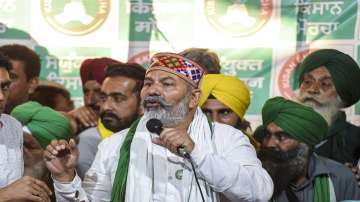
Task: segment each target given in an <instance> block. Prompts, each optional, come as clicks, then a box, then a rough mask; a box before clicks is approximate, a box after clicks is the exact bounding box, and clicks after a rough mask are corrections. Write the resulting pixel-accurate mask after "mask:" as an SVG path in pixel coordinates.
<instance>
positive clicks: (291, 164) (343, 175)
mask: <svg viewBox="0 0 360 202" xmlns="http://www.w3.org/2000/svg"><path fill="white" fill-rule="evenodd" d="M262 119H263V127H264V130H265V137H264V138H263V141H262V148H261V150H260V152H259V158H260V160H261V161H262V163H263V167H264V168H265V169H266V170H267V171H268V172H269V174H270V176H271V177H272V179H273V182H274V194H273V198H272V199H273V201H280V202H286V201H291V202H292V201H313V202H323V201H327V202H332V201H342V200H357V199H360V190H359V188H358V186H357V182H356V180H355V177H354V175H353V174H352V172H351V171H350V170H349V169H348V168H347V167H346V166H345V165H342V164H339V163H337V162H335V161H333V160H330V159H327V158H325V157H320V156H318V155H316V154H315V153H314V152H313V149H314V146H315V145H317V144H318V143H319V142H321V141H322V140H323V139H324V137H325V136H326V134H327V130H328V125H327V123H326V121H325V119H324V118H323V117H322V116H321V115H320V114H318V113H317V112H315V111H314V110H313V109H311V108H310V107H306V106H304V105H301V104H298V103H296V102H293V101H290V100H286V99H284V98H282V97H275V98H272V99H269V100H268V101H267V102H266V103H265V105H264V107H263V109H262Z"/></svg>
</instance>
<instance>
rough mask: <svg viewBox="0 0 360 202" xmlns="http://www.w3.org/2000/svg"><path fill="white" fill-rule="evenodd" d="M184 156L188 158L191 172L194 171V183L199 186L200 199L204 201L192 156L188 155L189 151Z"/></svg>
mask: <svg viewBox="0 0 360 202" xmlns="http://www.w3.org/2000/svg"><path fill="white" fill-rule="evenodd" d="M184 157H185V158H186V159H188V160H189V162H190V164H191V168H192V170H193V172H194V176H195V181H196V184H197V186H198V187H199V190H200V195H201V199H202V201H203V202H205V198H204V194H203V192H202V190H201V187H200V183H199V179H198V177H197V174H196V171H195V166H194V162H193V160H192V158H191V156H190V154H189V153H186V154H184Z"/></svg>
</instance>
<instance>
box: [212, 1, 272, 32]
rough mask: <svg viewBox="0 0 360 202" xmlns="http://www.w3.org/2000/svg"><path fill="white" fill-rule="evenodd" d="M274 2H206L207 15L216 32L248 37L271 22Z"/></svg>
mask: <svg viewBox="0 0 360 202" xmlns="http://www.w3.org/2000/svg"><path fill="white" fill-rule="evenodd" d="M272 13H273V0H251V1H250V0H225V1H224V0H205V15H206V17H207V20H208V21H209V23H210V24H211V26H213V27H214V28H215V29H216V30H218V31H220V32H223V33H225V34H227V35H230V36H239V37H242V36H248V35H251V34H254V33H255V32H257V31H259V30H260V29H261V28H262V27H264V25H265V24H266V23H267V22H268V21H269V20H270V18H271V16H272Z"/></svg>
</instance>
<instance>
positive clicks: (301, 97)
mask: <svg viewBox="0 0 360 202" xmlns="http://www.w3.org/2000/svg"><path fill="white" fill-rule="evenodd" d="M294 95H295V99H296V101H298V102H300V103H301V104H303V105H306V106H308V107H311V108H313V109H314V110H315V111H316V112H317V113H319V114H320V115H321V116H322V117H323V118H324V119H325V120H326V122H327V123H328V125H331V124H332V123H333V122H334V121H335V119H336V117H337V115H338V114H339V111H340V109H341V108H342V106H343V103H342V101H341V98H340V96H339V95H337V96H336V97H335V98H334V97H332V98H323V97H321V96H319V95H309V94H308V93H306V92H305V93H303V94H300V91H299V90H297V91H295V93H294Z"/></svg>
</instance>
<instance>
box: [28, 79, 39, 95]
mask: <svg viewBox="0 0 360 202" xmlns="http://www.w3.org/2000/svg"><path fill="white" fill-rule="evenodd" d="M29 84H30V85H29V91H28V93H29V94H31V93H33V92H34V91H35V89H36V87H37V86H38V84H39V78H38V77H34V78H31V79H30V80H29Z"/></svg>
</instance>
